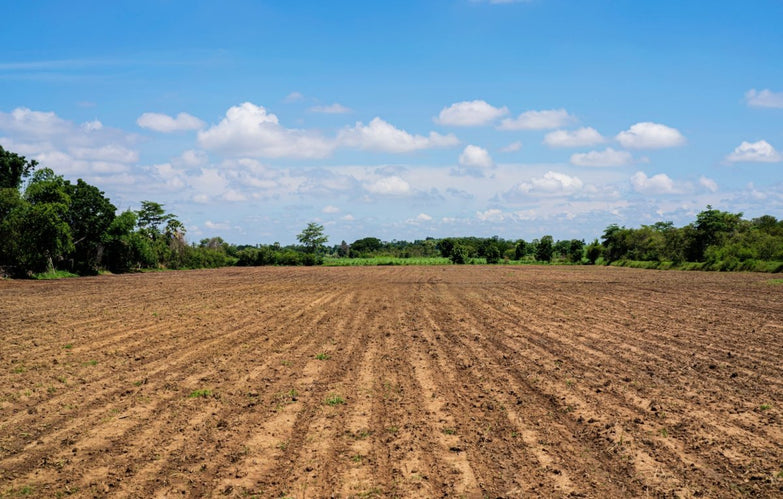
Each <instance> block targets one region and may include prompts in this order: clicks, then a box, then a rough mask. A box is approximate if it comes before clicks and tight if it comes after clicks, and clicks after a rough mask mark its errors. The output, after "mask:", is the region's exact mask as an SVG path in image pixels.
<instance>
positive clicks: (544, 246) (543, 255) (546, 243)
mask: <svg viewBox="0 0 783 499" xmlns="http://www.w3.org/2000/svg"><path fill="white" fill-rule="evenodd" d="M552 253H554V240H553V239H552V236H544V237H542V238H541V240H540V241H538V244H537V245H536V260H538V261H539V262H548V261H551V260H552Z"/></svg>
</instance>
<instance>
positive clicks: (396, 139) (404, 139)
mask: <svg viewBox="0 0 783 499" xmlns="http://www.w3.org/2000/svg"><path fill="white" fill-rule="evenodd" d="M337 140H338V142H339V143H340V144H341V145H344V146H348V147H356V148H358V149H364V150H370V151H380V152H390V153H405V152H411V151H417V150H420V149H430V148H434V147H450V146H454V145H457V144H459V140H457V137H455V136H454V135H453V134H448V135H441V134H439V133H436V132H430V134H429V136H427V137H425V136H423V135H411V134H410V133H408V132H406V131H405V130H401V129H399V128H396V127H395V126H393V125H391V124H390V123H387V122H385V121H383V120H382V119H380V118H373V120H372V121H370V123H369V124H368V125H364V124H363V123H362V122H356V125H355V126H353V127H348V128H343V129H342V130H341V131H340V133H339V134H338V137H337Z"/></svg>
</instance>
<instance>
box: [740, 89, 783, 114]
mask: <svg viewBox="0 0 783 499" xmlns="http://www.w3.org/2000/svg"><path fill="white" fill-rule="evenodd" d="M745 101H746V102H747V103H748V105H749V106H751V107H772V108H777V109H783V92H772V91H771V90H768V89H764V90H760V91H757V90H756V89H755V88H754V89H751V90H748V91H747V92H746V93H745Z"/></svg>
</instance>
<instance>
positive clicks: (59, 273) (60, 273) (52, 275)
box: [33, 270, 79, 281]
mask: <svg viewBox="0 0 783 499" xmlns="http://www.w3.org/2000/svg"><path fill="white" fill-rule="evenodd" d="M69 277H79V276H78V275H76V274H72V273H71V272H68V271H66V270H54V271H47V272H41V273H40V274H33V279H36V280H39V281H48V280H51V279H66V278H69Z"/></svg>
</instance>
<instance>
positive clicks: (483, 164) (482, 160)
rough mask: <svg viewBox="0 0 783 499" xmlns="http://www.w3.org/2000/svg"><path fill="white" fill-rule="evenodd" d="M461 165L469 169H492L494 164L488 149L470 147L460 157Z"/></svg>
mask: <svg viewBox="0 0 783 499" xmlns="http://www.w3.org/2000/svg"><path fill="white" fill-rule="evenodd" d="M459 164H460V166H464V167H467V168H490V167H492V165H493V162H492V157H491V156H490V155H489V152H487V150H486V149H484V148H483V147H479V146H474V145H469V146H467V147H465V149H464V150H463V151H462V154H460V155H459Z"/></svg>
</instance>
